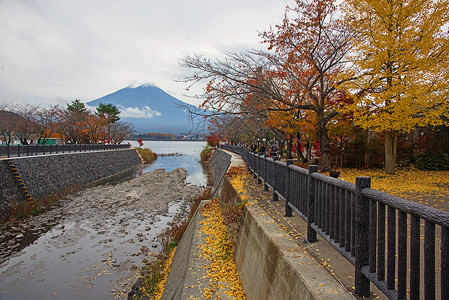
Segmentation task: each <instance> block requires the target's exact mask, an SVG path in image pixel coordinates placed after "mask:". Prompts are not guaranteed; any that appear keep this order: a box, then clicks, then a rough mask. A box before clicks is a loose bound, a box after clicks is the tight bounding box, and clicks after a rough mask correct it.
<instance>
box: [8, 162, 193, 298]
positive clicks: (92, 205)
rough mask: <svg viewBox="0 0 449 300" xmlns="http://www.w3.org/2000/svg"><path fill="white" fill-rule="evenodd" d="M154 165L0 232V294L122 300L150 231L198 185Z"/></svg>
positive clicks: (147, 249)
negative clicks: (135, 176) (138, 173)
mask: <svg viewBox="0 0 449 300" xmlns="http://www.w3.org/2000/svg"><path fill="white" fill-rule="evenodd" d="M185 178H186V171H185V170H183V169H176V170H173V171H172V172H170V173H165V171H164V170H154V171H150V172H148V173H145V174H143V175H142V176H139V177H137V178H134V179H132V180H129V181H126V182H123V183H120V184H116V185H102V186H97V187H93V188H89V189H86V190H84V191H81V192H79V193H77V194H75V195H73V196H70V197H68V198H66V199H63V200H61V201H60V202H59V203H58V204H57V205H55V206H54V207H53V208H52V209H50V210H48V211H47V212H45V213H43V214H41V215H38V216H35V217H30V218H28V219H25V220H22V221H21V222H20V223H14V224H9V225H7V226H5V227H3V228H1V230H0V254H1V256H0V299H77V298H83V299H111V298H115V299H126V298H127V293H128V292H129V290H130V288H131V286H132V285H133V283H134V281H135V280H136V278H137V276H138V275H139V271H138V268H139V267H140V266H141V265H142V262H144V261H145V260H151V259H152V257H153V255H155V254H157V253H158V252H159V245H158V243H157V239H156V237H157V235H158V234H159V233H160V232H161V231H162V230H163V229H164V228H166V227H167V224H168V223H170V222H172V221H173V220H175V219H177V218H182V217H183V216H185V215H186V214H187V213H188V201H187V200H189V199H190V198H192V197H193V196H195V195H197V194H198V193H199V192H200V190H201V188H200V187H198V186H194V185H189V184H186V183H185V181H184V180H185Z"/></svg>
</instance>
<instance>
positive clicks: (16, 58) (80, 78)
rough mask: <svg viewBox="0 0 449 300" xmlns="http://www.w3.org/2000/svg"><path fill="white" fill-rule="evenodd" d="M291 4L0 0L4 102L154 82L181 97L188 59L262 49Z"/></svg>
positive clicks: (260, 0)
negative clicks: (262, 35)
mask: <svg viewBox="0 0 449 300" xmlns="http://www.w3.org/2000/svg"><path fill="white" fill-rule="evenodd" d="M285 5H286V2H285V0H221V1H218V0H126V1H125V0H122V1H120V0H104V1H98V0H34V1H33V0H28V1H27V0H0V103H2V102H18V101H20V102H24V103H33V104H35V103H43V104H56V103H61V104H64V103H67V102H69V101H72V100H74V99H80V100H81V101H83V102H88V101H90V100H94V99H97V98H99V97H102V96H104V95H107V94H109V93H112V92H115V91H116V90H119V89H121V88H124V87H126V86H129V85H139V84H142V83H152V84H155V85H157V86H158V87H160V88H162V89H163V90H165V91H166V92H168V93H169V94H171V95H173V96H175V97H177V98H178V99H180V100H183V101H186V102H191V100H190V99H189V98H188V97H184V96H183V95H182V94H183V93H186V92H185V91H184V89H185V87H186V86H185V84H183V83H179V82H175V81H174V80H176V79H178V78H182V77H183V74H185V72H186V70H184V69H182V68H180V67H179V65H178V60H179V59H180V58H182V57H184V56H186V55H188V54H193V53H204V54H205V55H207V56H209V57H215V56H220V52H221V51H223V50H245V49H251V48H256V47H261V45H260V41H261V39H260V38H259V37H258V31H263V30H267V29H269V26H270V25H275V24H279V23H280V22H281V21H282V17H283V13H284V9H285Z"/></svg>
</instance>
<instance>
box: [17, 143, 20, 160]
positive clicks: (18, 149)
mask: <svg viewBox="0 0 449 300" xmlns="http://www.w3.org/2000/svg"><path fill="white" fill-rule="evenodd" d="M17 156H18V157H20V144H18V145H17Z"/></svg>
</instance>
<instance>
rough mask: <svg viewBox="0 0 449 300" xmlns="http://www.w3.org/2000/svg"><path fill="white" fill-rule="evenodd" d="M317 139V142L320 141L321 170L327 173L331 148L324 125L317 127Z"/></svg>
mask: <svg viewBox="0 0 449 300" xmlns="http://www.w3.org/2000/svg"><path fill="white" fill-rule="evenodd" d="M323 123H324V122H323ZM318 137H319V141H320V152H321V163H320V165H321V169H322V170H324V171H327V170H329V168H330V155H331V146H330V141H329V136H328V133H327V128H326V124H320V125H319V127H318Z"/></svg>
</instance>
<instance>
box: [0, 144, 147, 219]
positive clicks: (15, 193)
mask: <svg viewBox="0 0 449 300" xmlns="http://www.w3.org/2000/svg"><path fill="white" fill-rule="evenodd" d="M11 162H12V164H13V165H14V166H15V167H16V168H17V171H18V175H19V176H20V180H21V181H22V182H23V183H24V184H25V187H26V189H27V192H28V193H29V195H30V196H31V198H36V199H39V198H43V197H46V196H49V195H51V194H54V193H64V192H66V191H67V190H69V189H72V188H80V187H84V186H87V185H92V184H96V183H99V182H100V181H102V180H105V179H107V178H110V177H111V176H115V175H117V174H119V173H122V172H126V171H128V170H130V169H132V168H135V167H137V166H139V165H140V164H141V160H140V158H139V156H138V154H137V152H136V150H135V149H125V150H111V151H97V152H79V153H65V154H52V155H41V156H27V157H15V158H9V159H5V160H1V161H0V182H1V187H0V197H1V198H0V213H5V212H6V211H7V210H8V208H9V207H11V205H12V204H13V203H14V202H20V201H24V200H25V199H26V198H25V197H24V195H23V194H22V193H21V190H20V188H19V185H18V182H17V179H16V177H15V176H13V174H12V171H11V170H10V166H9V165H10V164H11Z"/></svg>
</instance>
